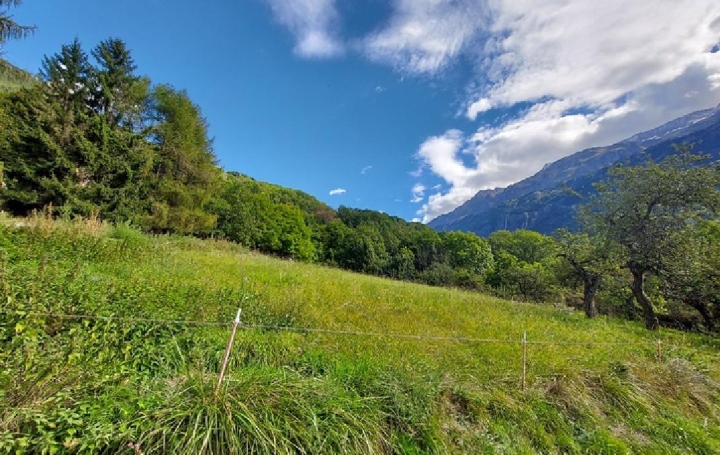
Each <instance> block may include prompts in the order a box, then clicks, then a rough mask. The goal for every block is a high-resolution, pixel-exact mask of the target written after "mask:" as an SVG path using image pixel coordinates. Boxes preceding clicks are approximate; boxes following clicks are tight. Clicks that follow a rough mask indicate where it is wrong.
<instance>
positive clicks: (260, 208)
mask: <svg viewBox="0 0 720 455" xmlns="http://www.w3.org/2000/svg"><path fill="white" fill-rule="evenodd" d="M0 5H1V4H0ZM704 159H705V157H702V156H698V155H693V154H692V153H691V152H690V149H689V147H685V146H683V147H680V148H679V150H678V153H677V154H676V155H674V156H671V157H670V158H668V159H666V160H665V161H663V162H662V163H652V162H648V163H647V165H645V166H638V167H628V166H625V167H623V166H617V167H615V168H613V170H611V172H610V177H609V180H608V181H606V182H603V183H599V184H597V186H596V189H597V193H596V195H595V196H594V198H593V199H592V200H589V201H585V202H586V203H585V204H584V206H583V208H582V209H581V210H580V215H579V216H580V219H581V221H582V225H583V226H584V229H583V231H582V232H577V233H571V232H568V231H559V232H556V233H555V234H553V235H552V236H545V235H542V234H539V233H537V232H532V231H527V230H520V231H515V232H508V231H498V232H495V233H493V234H492V235H490V236H489V237H488V238H487V239H484V238H480V237H478V236H476V235H475V234H472V233H464V232H436V231H435V230H433V229H431V228H429V227H428V226H425V225H423V224H420V223H411V222H407V221H405V220H403V219H400V218H397V217H392V216H389V215H386V214H383V213H380V212H375V211H370V210H358V209H353V208H349V207H340V208H339V209H337V210H334V209H332V208H330V207H328V206H327V205H326V204H324V203H322V202H320V201H318V200H317V199H315V198H314V197H312V196H310V195H307V194H305V193H303V192H300V191H296V190H291V189H287V188H283V187H280V186H277V185H271V184H267V183H263V182H258V181H255V180H253V179H252V178H250V177H247V176H245V175H242V174H239V173H237V172H225V171H223V170H222V169H220V168H219V167H218V165H217V158H216V155H215V153H214V151H213V148H212V140H211V139H210V138H209V137H208V124H207V121H206V120H205V118H204V117H203V116H202V112H201V110H200V107H199V106H197V105H196V104H195V103H194V102H193V101H192V100H191V99H190V98H189V96H188V94H187V93H186V92H185V91H183V90H178V89H176V88H174V87H172V86H170V85H167V84H155V83H153V82H152V81H151V80H150V79H149V78H148V77H146V76H142V75H139V74H138V72H137V67H136V65H135V62H134V60H133V57H132V54H131V52H130V50H129V49H128V47H127V46H126V44H125V43H124V42H123V41H122V40H120V39H117V38H110V39H107V40H105V41H102V42H101V43H99V44H97V45H96V46H95V47H94V48H92V49H91V50H90V51H89V53H88V52H87V51H86V50H85V49H84V48H83V46H82V44H81V43H80V42H79V41H78V40H75V41H73V42H72V43H70V44H67V45H64V46H62V47H61V49H60V50H59V52H57V53H55V54H53V55H50V56H47V57H46V58H45V59H44V60H43V62H42V67H41V68H40V71H39V75H38V77H37V81H36V82H35V83H33V84H30V85H29V86H25V87H24V88H21V89H16V90H13V91H9V92H5V93H2V94H0V206H1V207H2V209H3V210H5V211H7V212H10V213H12V214H13V215H19V216H23V215H27V214H29V213H31V212H32V211H34V210H43V209H47V207H53V211H54V213H55V214H56V215H57V216H61V217H68V218H72V217H76V216H80V217H89V216H100V217H101V218H103V219H105V220H108V221H110V222H116V223H119V222H127V223H130V224H133V225H135V226H137V227H139V228H141V229H143V230H146V231H148V232H153V233H158V234H165V233H173V234H181V235H195V236H201V237H208V236H215V237H222V238H227V239H229V240H232V241H235V242H237V243H240V244H243V245H246V246H248V247H250V248H253V249H256V250H258V251H261V252H264V253H268V254H274V255H277V256H280V257H285V258H290V259H294V260H301V261H308V262H316V263H320V264H326V265H330V266H335V267H340V268H344V269H347V270H351V271H355V272H359V273H366V274H373V275H377V276H383V277H389V278H394V279H400V280H408V281H416V282H421V283H426V284H430V285H435V286H455V287H462V288H466V289H472V290H478V291H483V292H488V293H492V294H495V295H498V296H500V297H504V298H512V299H517V300H523V301H532V302H552V303H563V302H564V303H570V304H572V305H576V306H578V307H579V308H583V309H584V311H585V312H586V314H587V315H588V316H589V317H595V316H596V315H597V314H598V313H605V314H614V315H620V316H624V317H630V318H642V319H643V320H644V321H645V324H646V326H647V327H648V328H650V329H656V328H657V327H658V326H659V324H660V323H661V322H664V323H669V324H675V325H684V326H688V327H689V326H692V327H695V328H702V329H705V330H715V329H716V328H717V327H718V322H720V321H719V320H718V319H719V318H720V309H719V307H718V305H719V304H720V301H719V300H720V297H719V296H720V272H718V270H720V248H718V246H719V245H720V244H719V243H718V242H720V224H719V223H718V221H717V213H718V209H720V205H719V204H720V196H719V194H720V193H718V190H717V188H718V186H720V170H719V169H718V167H717V166H712V165H708V163H705V162H703V160H704Z"/></svg>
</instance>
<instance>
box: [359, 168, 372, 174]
mask: <svg viewBox="0 0 720 455" xmlns="http://www.w3.org/2000/svg"><path fill="white" fill-rule="evenodd" d="M372 168H373V167H372V166H365V167H364V168H362V169H360V173H361V174H367V173H368V172H369V171H370V170H371V169H372Z"/></svg>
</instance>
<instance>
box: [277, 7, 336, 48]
mask: <svg viewBox="0 0 720 455" xmlns="http://www.w3.org/2000/svg"><path fill="white" fill-rule="evenodd" d="M266 1H267V2H268V3H269V4H270V7H271V8H272V11H273V14H274V16H275V18H276V19H277V21H278V22H280V23H281V24H282V25H284V26H285V27H287V28H288V29H289V30H290V32H291V33H292V34H293V36H294V37H295V53H296V54H297V55H299V56H301V57H310V58H327V57H334V56H337V55H340V54H342V53H343V51H344V45H343V42H342V40H341V39H340V38H339V36H338V28H339V26H338V23H339V19H340V18H339V14H338V11H337V8H336V5H335V0H266Z"/></svg>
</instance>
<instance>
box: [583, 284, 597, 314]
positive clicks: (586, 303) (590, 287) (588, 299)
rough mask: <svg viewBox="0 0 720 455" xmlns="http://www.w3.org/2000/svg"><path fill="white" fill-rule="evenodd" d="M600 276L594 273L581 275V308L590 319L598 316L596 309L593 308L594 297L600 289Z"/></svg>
mask: <svg viewBox="0 0 720 455" xmlns="http://www.w3.org/2000/svg"><path fill="white" fill-rule="evenodd" d="M600 280H601V276H600V275H598V274H596V273H585V274H584V275H583V283H584V289H583V308H584V309H585V314H586V315H587V317H589V318H590V319H592V318H594V317H596V316H597V315H598V312H597V307H596V306H595V296H596V295H597V293H598V288H599V287H600Z"/></svg>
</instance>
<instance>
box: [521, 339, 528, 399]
mask: <svg viewBox="0 0 720 455" xmlns="http://www.w3.org/2000/svg"><path fill="white" fill-rule="evenodd" d="M526 374H527V332H523V338H522V385H521V390H522V391H523V392H524V391H525V376H526Z"/></svg>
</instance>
